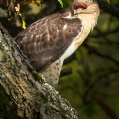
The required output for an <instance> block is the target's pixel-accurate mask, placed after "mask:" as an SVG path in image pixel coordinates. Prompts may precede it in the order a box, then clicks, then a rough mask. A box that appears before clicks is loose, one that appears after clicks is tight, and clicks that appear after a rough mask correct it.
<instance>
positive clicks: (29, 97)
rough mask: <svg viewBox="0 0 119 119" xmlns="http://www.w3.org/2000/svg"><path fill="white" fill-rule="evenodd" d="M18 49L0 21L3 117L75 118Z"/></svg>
mask: <svg viewBox="0 0 119 119" xmlns="http://www.w3.org/2000/svg"><path fill="white" fill-rule="evenodd" d="M19 51H20V49H19V47H17V45H16V44H15V42H14V41H13V39H12V38H11V37H10V35H9V34H8V32H7V31H6V30H5V29H4V28H3V27H2V25H1V24H0V105H5V106H4V107H2V106H0V110H4V111H3V112H2V114H1V112H0V114H1V115H0V116H1V117H5V118H7V119H19V118H20V119H21V118H23V119H26V118H27V119H57V118H58V119H64V118H65V119H69V118H71V119H79V117H78V114H77V112H76V111H75V110H74V109H73V108H72V107H71V105H70V104H69V102H68V101H67V100H66V99H64V98H62V96H60V95H59V93H58V92H57V91H56V90H55V89H54V88H53V87H51V86H50V85H48V84H47V83H45V81H44V80H43V79H42V78H41V76H40V75H39V74H37V73H36V72H35V71H34V69H33V68H32V67H31V66H30V64H29V62H28V61H27V58H26V57H25V56H24V55H23V53H22V51H20V52H19ZM3 99H4V100H3ZM1 117H0V118H1Z"/></svg>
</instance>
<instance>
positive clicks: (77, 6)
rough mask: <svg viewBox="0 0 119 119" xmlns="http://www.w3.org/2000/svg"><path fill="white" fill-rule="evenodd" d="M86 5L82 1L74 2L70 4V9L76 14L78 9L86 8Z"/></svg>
mask: <svg viewBox="0 0 119 119" xmlns="http://www.w3.org/2000/svg"><path fill="white" fill-rule="evenodd" d="M87 7H88V5H87V4H86V3H84V2H75V3H73V5H72V9H73V10H74V14H77V13H78V11H80V10H83V9H86V8H87Z"/></svg>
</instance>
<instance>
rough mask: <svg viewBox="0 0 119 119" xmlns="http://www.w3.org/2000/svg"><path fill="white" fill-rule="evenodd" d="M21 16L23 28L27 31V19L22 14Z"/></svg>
mask: <svg viewBox="0 0 119 119" xmlns="http://www.w3.org/2000/svg"><path fill="white" fill-rule="evenodd" d="M19 16H20V17H21V20H22V28H23V29H25V28H26V22H25V17H24V16H23V15H22V14H21V13H19Z"/></svg>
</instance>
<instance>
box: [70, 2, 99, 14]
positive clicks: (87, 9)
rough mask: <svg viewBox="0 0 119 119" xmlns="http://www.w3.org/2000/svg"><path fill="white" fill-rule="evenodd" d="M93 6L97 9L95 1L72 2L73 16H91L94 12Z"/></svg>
mask: <svg viewBox="0 0 119 119" xmlns="http://www.w3.org/2000/svg"><path fill="white" fill-rule="evenodd" d="M95 6H97V8H98V5H97V2H96V0H74V3H73V4H72V9H73V11H74V14H82V13H86V14H87V13H88V14H92V13H93V12H95V10H96V9H95V8H96V7H95Z"/></svg>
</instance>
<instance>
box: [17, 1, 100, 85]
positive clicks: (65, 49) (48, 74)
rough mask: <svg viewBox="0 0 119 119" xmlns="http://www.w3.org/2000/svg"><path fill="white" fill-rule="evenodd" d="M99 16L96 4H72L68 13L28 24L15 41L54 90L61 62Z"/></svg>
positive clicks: (77, 45)
mask: <svg viewBox="0 0 119 119" xmlns="http://www.w3.org/2000/svg"><path fill="white" fill-rule="evenodd" d="M99 12H100V10H99V6H98V4H97V1H96V0H74V2H73V3H72V5H71V6H70V7H68V8H67V9H65V10H62V11H59V12H57V13H54V14H51V15H49V16H46V17H44V18H42V19H40V20H38V21H36V22H34V23H33V24H31V25H30V26H29V27H28V28H26V29H25V30H23V31H22V32H21V33H19V34H18V35H17V36H16V37H15V41H16V42H17V43H18V45H19V46H20V48H21V49H22V50H23V53H24V54H25V55H26V56H27V57H28V59H29V61H30V63H31V65H32V66H33V67H34V68H35V70H36V71H37V72H39V73H41V74H42V76H43V77H44V79H45V80H46V82H47V83H49V84H50V85H52V86H54V87H56V85H57V84H58V80H59V76H60V72H61V69H62V65H63V61H64V60H65V59H66V58H67V57H69V56H70V55H71V54H72V53H73V52H74V51H75V50H76V49H77V48H78V47H79V46H80V45H81V43H82V42H83V41H84V39H85V38H86V37H87V35H88V34H89V32H90V31H91V30H92V29H93V28H94V26H95V25H96V23H97V19H98V16H99Z"/></svg>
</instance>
